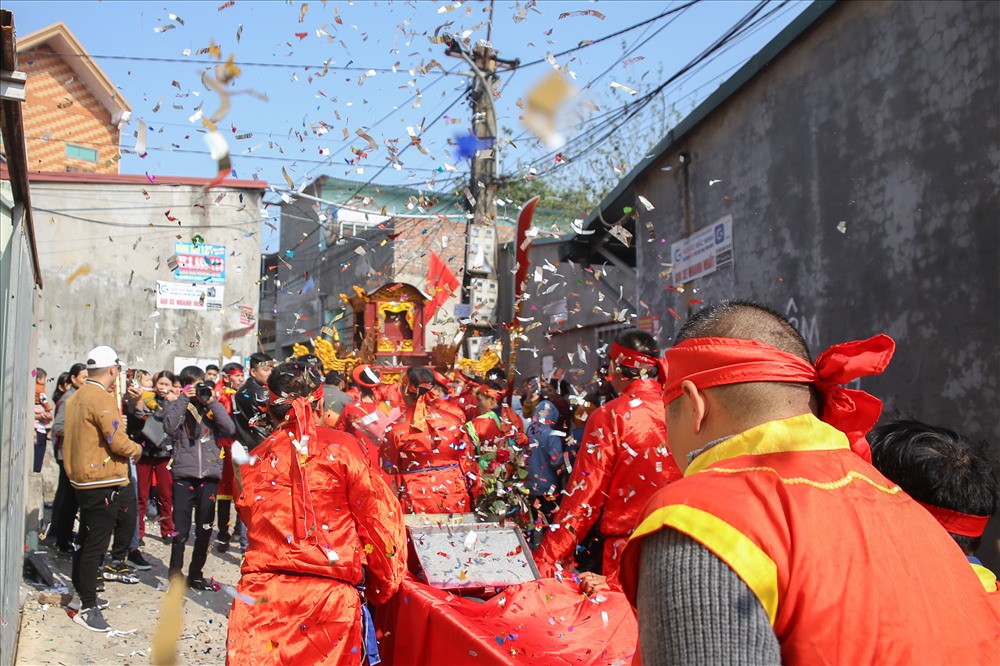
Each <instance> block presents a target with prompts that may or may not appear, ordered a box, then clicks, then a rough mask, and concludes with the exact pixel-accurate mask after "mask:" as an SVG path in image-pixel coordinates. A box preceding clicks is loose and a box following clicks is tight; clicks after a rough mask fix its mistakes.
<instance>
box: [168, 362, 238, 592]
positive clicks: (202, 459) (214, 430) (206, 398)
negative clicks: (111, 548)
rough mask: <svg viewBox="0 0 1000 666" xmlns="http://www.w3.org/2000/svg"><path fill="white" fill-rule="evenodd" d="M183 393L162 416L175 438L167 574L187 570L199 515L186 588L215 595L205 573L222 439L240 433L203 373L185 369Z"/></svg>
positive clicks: (182, 373) (192, 366)
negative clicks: (186, 549)
mask: <svg viewBox="0 0 1000 666" xmlns="http://www.w3.org/2000/svg"><path fill="white" fill-rule="evenodd" d="M180 382H181V386H182V387H183V388H182V391H181V395H180V396H179V397H178V398H177V400H175V401H173V402H171V403H169V404H168V405H167V407H166V410H165V413H164V415H163V430H164V431H165V432H166V433H167V434H169V435H172V436H173V438H174V463H173V468H172V471H173V474H174V528H175V529H176V530H177V536H175V537H174V541H173V544H172V546H171V549H170V566H169V574H170V576H173V575H174V574H179V573H180V572H181V569H183V568H184V545H185V544H186V543H187V540H188V535H189V534H190V533H191V511H192V510H194V512H195V540H194V553H193V554H192V555H191V566H190V568H188V580H187V582H188V587H191V588H193V589H196V590H212V589H213V586H212V585H211V583H210V582H208V581H206V580H205V578H204V576H203V571H202V569H203V568H204V566H205V560H206V559H208V547H209V544H210V541H211V538H212V524H213V523H214V522H215V494H216V490H217V489H218V486H219V479H220V478H221V477H222V458H221V456H220V455H219V452H220V451H219V449H220V445H219V443H218V440H219V438H221V437H232V436H233V434H234V433H235V432H236V427H235V425H234V424H233V420H232V419H231V418H230V417H229V414H227V413H226V409H225V407H223V406H222V404H221V403H220V402H219V401H218V399H217V398H216V396H215V392H214V390H213V388H212V385H211V384H209V383H208V382H206V381H205V372H204V371H203V370H202V369H201V368H199V367H197V366H194V365H189V366H188V367H186V368H184V369H183V370H181V374H180Z"/></svg>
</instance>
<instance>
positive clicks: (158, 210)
mask: <svg viewBox="0 0 1000 666" xmlns="http://www.w3.org/2000/svg"><path fill="white" fill-rule="evenodd" d="M161 180H162V179H161ZM142 189H145V190H146V192H147V193H148V195H149V198H148V199H147V198H146V196H145V195H144V194H143V193H142ZM31 190H32V202H33V205H34V215H35V228H36V233H37V237H38V250H39V254H40V255H41V257H42V268H43V277H44V280H45V287H46V288H45V290H44V293H43V296H42V298H41V299H40V302H39V309H38V312H37V316H36V320H35V322H36V326H37V328H38V334H39V352H38V361H39V365H40V366H41V367H43V368H45V369H46V370H47V371H48V373H49V376H51V377H57V376H58V375H59V373H60V372H63V371H65V370H66V369H68V368H69V366H70V365H71V364H73V363H74V362H77V361H80V360H82V357H83V355H84V354H86V352H87V351H88V350H89V349H91V348H92V347H94V346H95V345H99V344H106V345H110V346H112V347H113V348H114V349H115V350H116V351H117V352H118V354H119V356H120V357H121V358H122V360H123V361H125V362H126V363H127V364H128V365H129V366H130V367H141V368H144V369H146V370H149V371H152V372H155V371H157V370H160V369H164V368H166V369H169V370H173V369H174V367H175V358H197V359H201V360H202V361H201V362H202V363H206V362H209V360H211V361H212V362H216V363H218V362H219V361H220V360H222V343H223V336H227V338H228V344H229V346H230V348H231V349H232V350H233V352H234V354H235V356H238V357H246V356H248V355H250V354H251V353H253V352H254V351H256V349H257V338H256V335H255V334H256V327H255V326H250V327H248V326H246V325H243V324H241V323H240V311H239V307H238V305H247V306H250V307H252V308H253V311H254V313H255V314H256V313H258V312H259V309H260V308H259V303H258V301H259V294H260V292H259V287H258V284H257V283H258V280H259V277H260V225H261V217H260V209H261V194H262V190H259V189H257V190H249V189H246V190H235V189H233V188H230V187H225V186H222V187H217V188H214V189H212V190H210V191H209V192H207V193H206V192H203V191H202V190H201V188H200V187H197V186H190V185H155V186H154V185H152V184H146V185H144V186H142V185H112V184H107V183H54V182H34V181H33V182H32V186H31ZM223 195H224V197H223V199H222V200H221V201H219V202H218V203H216V200H217V199H218V198H219V197H220V196H223ZM241 195H242V201H240V196H241ZM168 211H169V213H170V216H171V217H174V218H176V219H177V220H179V221H180V224H178V223H177V222H176V221H170V220H168V219H167V217H166V213H167V212H168ZM195 236H200V237H202V238H203V241H201V242H204V243H209V244H215V245H224V246H225V247H226V281H225V283H224V284H223V283H214V284H219V285H221V286H223V287H224V292H223V307H222V309H221V310H217V311H197V310H177V309H162V310H158V309H157V306H156V289H157V281H158V280H162V281H165V282H180V281H178V280H175V279H174V276H173V272H172V271H171V270H170V269H169V268H168V266H167V260H168V258H169V257H171V256H172V255H173V254H174V243H175V242H176V241H188V242H189V241H191V240H192V238H193V237H195ZM187 284H191V283H187ZM230 336H231V337H230Z"/></svg>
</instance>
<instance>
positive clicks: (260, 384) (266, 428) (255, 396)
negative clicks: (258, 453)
mask: <svg viewBox="0 0 1000 666" xmlns="http://www.w3.org/2000/svg"><path fill="white" fill-rule="evenodd" d="M273 367H274V359H273V358H271V357H270V356H268V355H267V354H264V353H256V354H251V355H250V377H249V378H247V380H246V382H244V383H243V386H242V387H240V390H239V391H237V392H236V395H235V396H233V421H234V422H235V423H236V439H237V441H239V442H240V443H241V444H242V445H243V447H244V448H246V450H247V451H250V450H253V448H254V447H255V446H257V445H258V444H260V443H261V442H263V441H264V440H265V439H267V437H268V435H270V434H271V430H273V429H274V424H273V423H272V422H271V417H270V416H268V413H267V405H268V398H269V392H268V390H267V380H268V378H269V377H270V376H271V369H272V368H273Z"/></svg>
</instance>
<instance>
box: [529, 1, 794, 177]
mask: <svg viewBox="0 0 1000 666" xmlns="http://www.w3.org/2000/svg"><path fill="white" fill-rule="evenodd" d="M768 2H769V0H762V1H761V2H759V3H758V4H757V5H756V6H755V7H754V8H753V9H752V10H751V11H750V12H748V13H747V14H746V15H745V16H744V17H743V18H741V19H740V20H739V21H737V22H736V23H735V24H733V25H732V26H731V27H730V28H729V29H728V30H727V31H726V32H725V33H723V34H722V35H721V36H720V37H719V38H717V39H716V40H715V41H714V42H713V43H712V44H711V45H710V46H708V47H707V48H706V49H705V50H703V51H702V52H701V53H700V54H699V55H697V56H696V57H695V58H694V59H692V60H691V61H689V62H688V63H687V64H686V65H684V66H683V67H681V68H680V69H679V70H677V72H675V73H674V74H672V75H671V76H670V77H668V78H667V79H666V80H665V81H664V82H663V83H661V84H660V85H658V86H657V87H656V88H654V89H653V90H651V91H650V92H648V93H646V94H644V95H643V96H642V97H640V98H639V99H638V100H634V101H632V102H630V103H628V104H626V105H624V106H622V107H620V108H619V109H616V110H615V111H614V112H610V113H609V114H603V115H604V116H610V115H611V113H614V114H616V117H615V119H614V120H610V121H609V120H608V119H607V118H605V123H602V125H600V126H598V125H592V127H594V129H588V130H586V131H584V132H583V133H581V134H579V135H577V136H574V137H573V138H572V139H571V140H570V141H568V142H567V144H566V145H565V146H563V147H561V148H560V149H558V150H554V151H549V152H548V153H545V154H543V155H542V156H540V157H539V158H536V159H535V160H534V161H533V162H532V163H529V168H531V167H532V166H533V165H536V164H539V163H541V162H543V161H548V160H549V159H552V158H554V156H555V155H556V154H562V155H564V156H567V157H566V159H567V161H566V162H564V163H563V164H569V163H571V162H573V161H574V160H575V159H577V158H578V157H579V156H581V155H582V154H584V153H586V152H587V151H588V150H590V149H591V148H593V147H595V146H596V145H598V144H599V143H601V142H602V141H605V140H607V139H608V138H609V137H610V136H611V135H613V134H614V133H616V132H617V131H618V130H619V129H621V128H622V127H623V126H624V123H625V122H627V121H628V120H629V119H631V118H633V117H634V116H635V115H636V114H638V113H639V112H640V111H642V110H643V109H644V108H645V107H646V106H648V104H649V103H650V102H652V100H653V99H654V98H655V97H656V96H657V95H658V94H660V93H661V92H662V91H663V90H664V89H665V88H666V87H667V86H669V85H670V84H672V83H674V82H675V81H677V80H678V79H679V78H680V77H682V76H683V75H685V74H686V73H688V72H690V71H692V70H693V69H694V68H695V67H696V66H698V65H699V64H701V63H702V62H703V61H705V60H706V59H707V58H708V57H709V56H711V55H712V54H714V53H716V52H717V51H719V50H720V49H721V48H722V47H723V46H726V45H727V44H729V43H730V42H731V41H732V40H733V39H734V38H735V37H736V36H739V35H740V34H741V33H743V32H744V31H745V30H748V29H749V28H748V27H747V26H748V24H749V25H751V26H756V25H757V24H756V23H753V24H751V23H750V22H751V21H753V19H754V17H756V16H757V14H759V13H760V11H761V10H762V9H763V8H764V6H765V5H767V4H768ZM784 4H785V3H782V4H781V5H779V6H778V7H777V8H775V9H774V10H772V11H771V12H769V13H768V14H766V15H765V16H764V17H762V18H761V19H758V21H764V20H766V19H767V18H768V17H769V16H770V15H771V14H772V13H773V12H775V11H777V10H778V9H780V8H781V7H782V6H783V5H784ZM598 118H601V116H598V117H597V118H592V119H589V120H588V121H587V122H588V123H593V121H594V120H596V119H598ZM619 119H620V120H621V122H619ZM607 122H615V123H617V124H616V125H614V126H613V127H612V128H611V129H609V130H607V131H605V132H604V133H603V134H601V135H600V136H599V137H598V138H597V139H595V140H593V141H591V142H590V143H589V144H587V145H586V146H585V147H584V148H582V149H579V150H576V153H575V154H573V155H571V156H570V155H568V153H569V150H568V148H569V146H571V145H573V146H574V149H575V147H576V145H579V144H580V143H582V142H583V141H585V140H588V139H589V138H590V137H591V135H593V134H595V133H596V132H597V131H598V130H600V129H601V128H602V127H606V123H607ZM559 167H560V165H559V164H556V165H554V166H553V167H551V168H549V169H547V170H546V171H545V172H543V174H539V175H536V177H540V176H541V175H548V174H550V173H552V172H554V171H555V170H556V169H558V168H559Z"/></svg>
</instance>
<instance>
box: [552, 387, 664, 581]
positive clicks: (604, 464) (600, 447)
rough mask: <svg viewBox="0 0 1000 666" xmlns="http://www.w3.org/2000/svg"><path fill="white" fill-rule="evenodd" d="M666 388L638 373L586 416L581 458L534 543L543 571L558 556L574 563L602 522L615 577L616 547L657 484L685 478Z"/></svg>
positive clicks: (608, 567) (607, 570)
mask: <svg viewBox="0 0 1000 666" xmlns="http://www.w3.org/2000/svg"><path fill="white" fill-rule="evenodd" d="M662 392H663V388H662V386H661V385H660V383H659V382H657V381H655V380H652V379H639V380H636V381H634V382H632V383H631V384H629V385H628V387H627V388H626V389H625V391H624V392H623V394H622V395H621V396H619V397H617V398H615V399H614V400H612V401H610V402H608V403H607V404H605V405H604V406H602V407H599V408H597V409H596V410H594V412H593V413H592V414H591V415H590V418H588V419H587V425H586V428H585V429H584V431H583V440H582V441H581V443H580V453H579V454H578V455H577V458H576V466H575V467H574V468H573V472H572V473H571V475H570V479H569V482H568V483H567V484H566V489H565V490H563V497H562V501H561V502H560V503H559V510H558V511H557V512H556V515H555V518H554V520H553V525H558V527H557V528H556V529H554V530H552V531H549V532H548V533H546V534H545V537H544V538H543V539H542V543H541V545H540V546H539V547H538V550H536V551H535V562H536V563H537V564H538V570H539V572H541V574H542V576H543V577H546V576H551V575H553V573H554V571H555V563H556V562H560V563H562V564H563V566H569V565H571V564H572V563H573V553H574V550H575V548H576V546H577V544H579V543H580V542H581V541H583V539H584V537H586V536H587V532H588V531H590V528H591V527H593V526H594V524H595V523H597V524H598V527H599V529H600V532H601V534H602V535H603V536H604V537H605V542H604V557H603V574H604V575H605V576H608V577H612V578H614V576H615V574H616V573H617V571H618V565H619V561H618V551H619V550H620V549H621V548H622V546H624V543H625V540H626V539H627V538H628V536H629V534H631V533H632V530H633V529H634V528H635V526H636V524H637V522H638V519H639V514H640V512H641V511H642V508H643V507H644V506H645V505H646V502H647V501H649V498H650V497H652V496H653V494H654V493H656V491H657V490H659V489H660V488H663V487H664V486H665V485H667V484H668V483H671V482H672V481H676V480H677V479H679V478H681V471H680V468H679V467H677V463H675V462H674V459H673V457H672V456H671V455H670V449H669V448H668V447H667V431H666V426H665V425H664V422H663V402H662V397H661V396H662Z"/></svg>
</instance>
